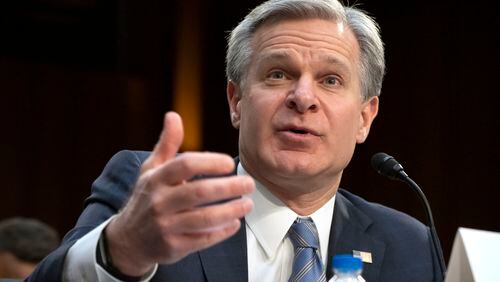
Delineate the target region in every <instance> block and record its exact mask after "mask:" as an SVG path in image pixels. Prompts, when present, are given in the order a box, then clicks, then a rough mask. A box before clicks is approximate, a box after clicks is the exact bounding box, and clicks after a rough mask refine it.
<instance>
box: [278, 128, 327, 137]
mask: <svg viewBox="0 0 500 282" xmlns="http://www.w3.org/2000/svg"><path fill="white" fill-rule="evenodd" d="M282 131H285V132H290V133H293V134H300V135H314V136H319V135H320V134H319V133H318V132H316V131H315V130H313V129H310V128H305V127H295V126H290V127H285V128H284V129H283V130H282Z"/></svg>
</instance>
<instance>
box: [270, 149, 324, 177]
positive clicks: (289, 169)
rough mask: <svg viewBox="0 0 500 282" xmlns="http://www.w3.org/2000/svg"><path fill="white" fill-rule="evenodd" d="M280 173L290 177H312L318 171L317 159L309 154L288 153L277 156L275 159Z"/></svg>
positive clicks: (275, 165) (275, 166) (275, 164)
mask: <svg viewBox="0 0 500 282" xmlns="http://www.w3.org/2000/svg"><path fill="white" fill-rule="evenodd" d="M273 163H274V168H275V169H276V172H277V173H278V174H281V175H283V176H289V177H292V178H294V177H304V176H307V177H310V176H313V175H315V174H316V172H317V170H318V169H317V167H316V166H317V164H318V163H317V161H315V159H314V158H312V157H311V156H310V155H309V154H306V156H304V153H302V154H286V157H277V158H275V160H274V161H273Z"/></svg>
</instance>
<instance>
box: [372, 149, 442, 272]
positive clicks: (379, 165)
mask: <svg viewBox="0 0 500 282" xmlns="http://www.w3.org/2000/svg"><path fill="white" fill-rule="evenodd" d="M371 164H372V167H373V168H374V169H375V170H376V171H377V172H378V173H379V174H381V175H383V176H385V177H388V178H390V179H392V180H399V181H402V182H405V183H406V184H408V185H409V186H410V187H411V188H412V189H413V191H415V192H416V193H417V195H418V197H419V199H420V201H421V202H422V204H423V206H424V209H425V214H426V216H427V225H428V226H429V229H430V230H431V241H432V245H433V247H434V250H435V252H436V254H437V256H438V260H439V267H440V269H441V273H442V275H443V277H442V278H443V281H444V278H445V275H446V264H445V262H444V258H443V251H442V250H441V244H440V243H439V238H438V235H437V232H436V227H435V225H434V219H433V218H432V212H431V207H430V205H429V202H428V201H427V197H425V194H424V192H423V191H422V189H420V187H419V186H418V185H417V183H415V181H413V180H412V179H411V178H410V177H409V176H408V174H406V172H405V171H404V169H403V166H402V165H401V164H400V163H399V162H398V161H396V159H394V158H393V157H391V156H389V155H388V154H386V153H376V154H375V155H373V157H372V159H371Z"/></svg>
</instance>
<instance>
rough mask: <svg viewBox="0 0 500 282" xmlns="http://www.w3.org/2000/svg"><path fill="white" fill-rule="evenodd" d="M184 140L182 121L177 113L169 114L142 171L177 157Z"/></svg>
mask: <svg viewBox="0 0 500 282" xmlns="http://www.w3.org/2000/svg"><path fill="white" fill-rule="evenodd" d="M183 139H184V128H183V126H182V119H181V117H180V116H179V114H177V113H176V112H168V113H166V114H165V117H164V119H163V129H162V132H161V134H160V138H159V140H158V142H157V143H156V145H155V147H154V149H153V151H152V152H151V155H150V156H149V158H148V159H147V160H146V161H145V162H144V165H143V167H142V171H145V170H147V169H151V168H153V167H156V166H158V165H160V164H162V163H164V162H166V161H167V160H169V159H172V158H174V157H175V155H176V154H177V152H178V151H179V148H180V146H181V144H182V140H183Z"/></svg>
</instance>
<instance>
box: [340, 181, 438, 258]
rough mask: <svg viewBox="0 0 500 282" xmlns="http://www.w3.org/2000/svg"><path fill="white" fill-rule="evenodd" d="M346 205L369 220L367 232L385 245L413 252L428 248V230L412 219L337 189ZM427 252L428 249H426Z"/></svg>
mask: <svg viewBox="0 0 500 282" xmlns="http://www.w3.org/2000/svg"><path fill="white" fill-rule="evenodd" d="M339 194H340V195H341V197H343V198H344V199H346V202H347V205H350V206H351V208H354V209H356V210H358V211H359V212H361V213H363V214H364V215H366V217H368V218H369V219H370V220H371V224H370V225H369V226H368V227H367V232H368V233H370V234H371V235H372V236H374V237H376V238H377V239H379V240H380V241H383V242H385V243H386V244H387V245H389V246H392V247H395V248H399V247H400V248H402V249H405V250H409V251H410V252H412V251H414V250H413V248H412V246H413V247H416V248H420V247H422V246H429V240H430V233H429V232H430V231H429V228H428V227H427V226H426V225H424V224H423V223H421V222H420V221H418V220H417V219H415V218H414V217H412V216H410V215H408V214H405V213H403V212H400V211H397V210H395V209H392V208H390V207H386V206H384V205H381V204H378V203H373V202H369V201H367V200H365V199H363V198H361V197H359V196H357V195H354V194H352V193H350V192H347V191H345V190H343V189H339ZM427 250H428V249H427Z"/></svg>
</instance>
